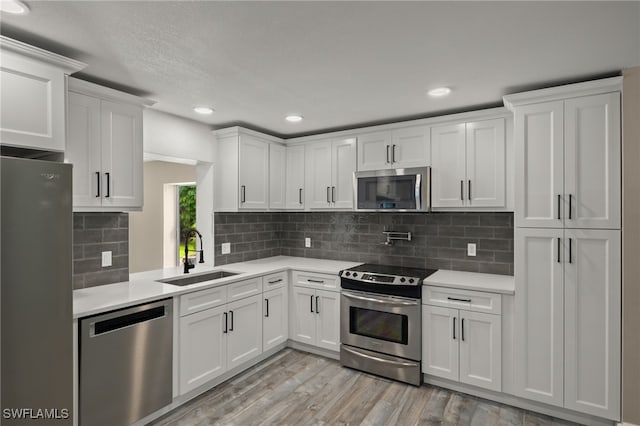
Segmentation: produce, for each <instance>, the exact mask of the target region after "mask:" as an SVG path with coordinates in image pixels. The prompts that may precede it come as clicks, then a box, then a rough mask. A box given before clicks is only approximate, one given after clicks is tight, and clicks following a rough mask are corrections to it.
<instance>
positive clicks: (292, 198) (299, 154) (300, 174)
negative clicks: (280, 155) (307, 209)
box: [285, 145, 305, 210]
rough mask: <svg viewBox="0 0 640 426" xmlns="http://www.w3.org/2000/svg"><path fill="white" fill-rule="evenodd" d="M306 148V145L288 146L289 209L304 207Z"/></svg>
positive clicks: (287, 184)
mask: <svg viewBox="0 0 640 426" xmlns="http://www.w3.org/2000/svg"><path fill="white" fill-rule="evenodd" d="M304 150H305V147H304V145H298V146H288V147H287V148H286V176H287V177H286V183H285V203H286V204H285V208H287V209H292V210H295V209H304V201H305V184H304V169H305V166H304V165H305V156H304Z"/></svg>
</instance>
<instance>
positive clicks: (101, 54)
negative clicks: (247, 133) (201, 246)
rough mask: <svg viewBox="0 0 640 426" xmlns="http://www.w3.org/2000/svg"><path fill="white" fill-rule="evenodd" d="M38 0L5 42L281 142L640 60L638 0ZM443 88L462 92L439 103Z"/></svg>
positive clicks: (7, 22)
mask: <svg viewBox="0 0 640 426" xmlns="http://www.w3.org/2000/svg"><path fill="white" fill-rule="evenodd" d="M26 3H27V4H28V5H29V7H30V8H31V13H30V14H29V15H27V16H24V17H18V16H11V15H7V14H4V13H3V14H2V17H1V18H2V22H1V24H2V25H1V26H0V31H1V32H2V34H4V35H6V36H9V37H12V38H16V39H18V40H21V41H25V42H27V43H31V44H34V45H36V46H39V47H42V48H45V49H48V50H51V51H54V52H56V53H60V54H63V55H66V56H69V57H71V58H73V59H77V60H80V61H83V62H86V63H88V64H89V66H88V67H87V68H86V69H85V70H84V71H83V73H82V74H81V77H82V78H85V79H88V80H92V81H96V82H100V83H103V84H106V85H110V86H112V87H116V88H121V89H126V90H128V91H130V92H132V93H135V94H141V95H144V96H146V97H149V98H151V99H153V100H156V101H157V104H156V105H155V106H154V107H153V108H155V109H159V110H161V111H165V112H169V113H172V114H175V115H179V116H183V117H188V118H192V119H196V120H199V121H202V122H205V123H208V124H211V125H212V126H213V127H216V128H219V127H225V126H228V125H237V124H240V125H245V126H247V127H251V128H254V129H258V130H266V131H268V132H269V133H272V134H274V135H287V136H293V135H302V134H310V133H318V132H320V131H324V130H329V129H332V130H333V129H341V128H347V127H354V126H356V125H361V124H373V123H381V122H388V121H397V120H400V119H407V118H417V117H427V116H433V115H440V114H442V113H445V112H453V111H463V110H469V109H477V108H480V107H486V106H496V105H499V104H501V97H502V95H505V94H508V93H515V92H518V91H522V90H528V89H532V88H539V87H545V86H550V85H554V84H559V83H565V82H572V81H578V80H584V79H589V78H594V77H601V76H606V75H612V74H616V73H618V72H619V71H620V70H621V69H623V68H627V67H632V66H637V65H640V2H638V1H631V2H611V1H602V2H484V1H473V2H367V1H359V2H310V1H300V2H268V1H262V2H212V1H192V2H179V1H165V2H152V1H143V2H123V1H111V2H102V1H62V2H57V1H29V0H26ZM442 85H446V86H449V87H451V88H452V93H451V95H450V96H448V97H447V98H443V99H432V98H429V97H427V96H426V94H425V92H426V91H427V90H428V89H430V88H433V87H437V86H442ZM197 104H208V105H211V106H213V107H214V108H215V110H216V112H215V113H214V114H213V115H211V116H207V117H203V116H198V115H197V114H195V113H194V112H193V111H192V110H191V108H192V107H193V106H194V105H197ZM293 112H296V113H301V114H303V115H304V117H305V120H304V121H303V122H301V123H297V124H291V123H288V122H286V121H285V120H284V116H285V115H286V114H288V113H293Z"/></svg>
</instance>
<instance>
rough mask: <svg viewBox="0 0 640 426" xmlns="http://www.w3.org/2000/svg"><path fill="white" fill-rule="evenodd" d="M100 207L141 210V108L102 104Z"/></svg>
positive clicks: (108, 103)
mask: <svg viewBox="0 0 640 426" xmlns="http://www.w3.org/2000/svg"><path fill="white" fill-rule="evenodd" d="M100 105H101V114H102V123H101V128H102V138H101V139H102V172H103V178H102V185H101V186H102V189H101V191H102V192H103V194H102V205H103V206H104V207H123V208H142V204H143V194H142V191H143V186H142V176H143V166H142V108H140V107H139V106H136V105H130V104H119V103H114V102H108V101H101V102H100Z"/></svg>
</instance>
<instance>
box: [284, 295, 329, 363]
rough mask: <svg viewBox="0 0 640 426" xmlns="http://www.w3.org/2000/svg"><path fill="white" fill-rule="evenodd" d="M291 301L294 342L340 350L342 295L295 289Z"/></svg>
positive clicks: (292, 337) (292, 336)
mask: <svg viewBox="0 0 640 426" xmlns="http://www.w3.org/2000/svg"><path fill="white" fill-rule="evenodd" d="M291 302H292V303H291V312H292V314H293V315H292V316H291V330H292V333H291V339H292V340H295V341H297V342H301V343H306V344H308V345H313V346H317V347H320V348H324V349H329V350H331V351H336V352H337V351H339V350H340V292H336V291H327V290H318V289H313V288H309V287H298V286H294V287H293V289H292V301H291Z"/></svg>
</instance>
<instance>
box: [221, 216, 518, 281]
mask: <svg viewBox="0 0 640 426" xmlns="http://www.w3.org/2000/svg"><path fill="white" fill-rule="evenodd" d="M214 221H215V243H216V248H215V250H216V252H215V263H216V265H224V264H228V263H233V262H239V261H247V260H253V259H259V258H263V257H269V256H276V255H287V256H302V257H314V258H320V259H340V260H350V261H355V262H369V263H382V264H398V265H403V266H408V267H419V268H437V269H454V270H461V271H472V272H487V273H496V274H503V275H513V213H509V212H505V213H471V212H470V213H393V214H390V213H355V212H276V213H246V212H241V213H215V218H214ZM385 230H392V231H399V232H411V234H412V241H395V242H394V244H393V245H392V246H386V245H383V244H382V243H383V242H384V241H385V236H384V234H383V233H382V232H383V231H385ZM305 238H311V247H310V248H306V247H305V246H304V239H305ZM226 242H230V243H231V253H230V254H225V255H223V254H222V253H221V244H222V243H226ZM467 243H475V244H476V249H477V255H476V256H475V257H470V256H467V255H466V247H467Z"/></svg>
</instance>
